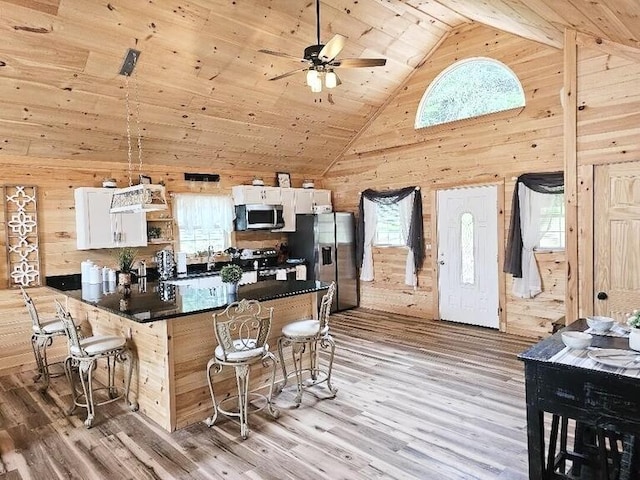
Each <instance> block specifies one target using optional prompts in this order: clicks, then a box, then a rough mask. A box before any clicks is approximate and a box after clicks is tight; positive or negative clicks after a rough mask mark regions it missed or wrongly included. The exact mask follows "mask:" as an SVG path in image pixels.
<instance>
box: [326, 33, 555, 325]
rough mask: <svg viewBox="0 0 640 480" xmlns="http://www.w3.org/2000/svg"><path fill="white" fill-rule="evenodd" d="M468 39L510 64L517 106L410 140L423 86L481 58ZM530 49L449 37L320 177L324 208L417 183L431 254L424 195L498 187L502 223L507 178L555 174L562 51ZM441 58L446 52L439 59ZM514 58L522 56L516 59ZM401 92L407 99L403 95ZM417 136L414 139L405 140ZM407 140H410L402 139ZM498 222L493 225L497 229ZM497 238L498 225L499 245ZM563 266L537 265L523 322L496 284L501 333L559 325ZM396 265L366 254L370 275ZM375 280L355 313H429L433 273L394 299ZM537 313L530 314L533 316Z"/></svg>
mask: <svg viewBox="0 0 640 480" xmlns="http://www.w3.org/2000/svg"><path fill="white" fill-rule="evenodd" d="M458 32H462V33H458ZM477 38H481V39H482V38H484V39H486V40H487V42H490V43H492V45H494V47H492V50H491V55H490V56H492V57H493V58H497V59H498V60H501V61H503V62H504V63H505V64H506V65H507V66H509V67H511V62H512V60H514V61H516V62H517V63H518V66H517V67H516V69H517V70H516V73H517V75H518V76H519V77H520V79H521V81H522V83H523V87H524V88H525V94H526V96H527V101H528V103H527V106H526V107H525V108H524V109H523V110H522V111H521V112H520V113H519V114H518V115H517V116H515V117H511V118H505V117H501V118H493V119H490V120H487V119H477V120H470V121H467V122H458V123H456V124H452V125H446V126H441V127H437V128H434V129H422V130H420V131H419V132H417V133H416V132H415V130H414V129H413V124H414V119H415V112H416V109H417V107H418V102H419V101H420V98H421V96H422V93H423V92H424V89H425V88H426V87H427V86H428V81H427V80H426V79H427V78H435V76H436V75H437V74H438V73H440V71H442V70H443V69H444V68H446V67H448V66H449V65H450V63H451V61H452V58H453V57H456V58H457V59H462V58H467V57H472V56H479V55H486V54H487V52H486V51H485V49H486V47H485V46H484V44H479V42H477V41H475V40H474V39H477ZM530 46H531V43H530V42H528V41H526V40H523V39H521V38H515V37H512V36H510V35H508V34H505V33H501V32H496V31H494V30H491V29H488V28H486V27H482V26H479V25H472V26H469V27H465V28H462V29H458V30H456V32H455V33H454V34H452V35H450V36H449V37H448V38H447V39H446V40H445V41H444V42H443V43H442V45H441V46H440V48H439V49H438V50H437V51H436V52H434V54H433V55H431V56H430V57H429V59H428V60H427V61H426V62H425V64H424V65H423V66H422V67H421V68H420V69H419V71H418V72H416V74H415V75H414V76H413V77H412V79H411V80H410V81H409V82H408V83H407V84H406V85H405V87H404V88H403V89H402V91H401V92H399V93H398V95H397V96H396V97H395V98H394V100H393V101H392V102H390V103H389V104H388V106H387V108H385V109H383V111H381V112H380V113H379V115H378V117H377V119H376V120H375V121H374V122H372V123H371V125H370V126H369V128H368V129H367V130H366V131H363V132H362V133H361V135H360V138H359V139H358V140H357V141H356V142H354V143H353V145H352V146H351V147H350V148H349V150H348V152H346V153H345V155H344V156H343V157H341V158H340V159H339V160H338V161H336V162H335V164H334V166H333V167H332V168H331V169H330V170H329V171H328V172H327V174H326V176H325V177H324V180H323V184H324V186H326V187H328V188H330V189H332V190H333V192H334V195H333V199H334V208H335V209H336V210H346V211H356V210H357V199H358V192H359V191H361V190H363V189H364V188H374V189H380V190H384V189H387V188H398V187H403V186H407V185H415V184H416V183H417V184H418V186H419V187H420V188H421V191H422V194H423V214H424V231H425V242H426V243H427V244H428V243H431V244H432V245H433V244H434V240H435V236H434V233H433V232H435V218H434V217H433V215H434V213H433V212H435V209H434V208H435V207H434V206H433V202H432V198H433V195H432V190H433V189H435V188H438V186H439V185H451V186H456V185H457V186H462V185H470V184H474V183H475V184H478V183H498V184H500V183H502V184H503V185H504V193H503V197H504V199H505V204H504V218H509V214H510V212H511V197H512V193H513V183H514V182H513V180H511V179H512V178H513V177H516V176H518V175H520V174H522V173H526V172H543V171H557V170H560V169H561V168H562V167H563V153H562V152H563V147H562V145H563V143H562V142H563V121H562V115H561V113H562V109H561V105H560V96H559V91H560V89H561V87H562V81H563V78H562V71H563V57H562V52H560V51H558V50H555V49H553V48H548V47H543V46H542V47H541V46H540V45H535V46H534V48H530ZM441 52H446V53H445V54H444V55H441ZM520 52H525V53H524V54H523V55H521V54H520ZM542 59H544V60H542ZM528 60H531V61H532V62H533V63H534V64H535V68H534V73H530V72H529V71H528V70H527V68H526V65H527V61H528ZM514 70H515V69H514ZM538 79H540V83H538ZM538 87H540V90H537V89H538ZM410 91H411V92H414V94H409V93H408V92H410ZM418 135H419V137H420V138H418V139H417V140H415V139H416V138H417V136H418ZM412 138H413V139H414V140H410V139H412ZM505 221H506V220H505ZM505 221H503V222H501V223H502V224H503V225H504V223H505ZM506 233H507V228H506V225H504V235H505V237H506ZM503 241H504V240H503ZM432 248H435V247H432ZM563 259H564V252H562V253H558V254H557V255H556V256H555V257H554V261H551V262H548V263H545V264H544V268H545V269H546V270H545V273H546V275H547V276H548V277H549V280H548V281H546V282H545V288H549V289H550V292H549V293H547V294H546V295H547V296H542V297H538V298H535V299H532V300H528V301H527V304H526V305H523V306H525V307H526V308H525V310H524V311H525V314H521V313H520V311H522V310H523V309H522V307H519V305H520V304H519V301H518V300H517V299H514V298H512V296H511V295H510V294H509V293H508V291H509V290H510V288H511V287H510V285H511V277H510V276H506V277H505V305H504V306H503V309H504V311H505V313H504V315H505V321H504V322H503V325H504V326H505V328H506V331H507V332H516V333H518V334H521V335H530V336H533V337H540V336H543V335H546V334H547V333H548V332H549V331H550V330H551V329H550V325H551V322H552V321H555V320H557V319H558V318H561V317H563V316H564V302H563V300H560V301H558V300H557V298H556V297H557V295H558V292H560V297H562V298H563V297H564V282H563V281H562V282H557V281H556V279H557V275H558V272H560V275H561V276H564V262H563ZM397 262H398V258H397V255H396V254H395V252H393V251H392V249H377V250H375V251H374V265H375V268H377V269H379V271H380V272H389V271H393V268H394V267H393V266H394V265H395V264H396V263H397ZM543 263H544V262H543ZM385 264H388V265H389V267H387V266H386V265H385ZM541 268H542V267H541ZM375 273H376V280H375V281H374V282H370V283H369V282H367V283H364V282H363V283H361V285H360V288H361V306H362V307H365V308H372V309H380V310H383V311H391V309H394V310H393V311H396V312H402V313H404V314H407V315H411V316H414V317H416V318H431V317H433V316H434V315H436V314H437V311H436V310H435V308H436V303H435V302H436V301H437V299H436V298H435V297H436V295H435V293H434V292H435V285H434V284H435V282H437V276H436V275H435V270H434V268H433V266H431V268H430V269H429V268H426V269H425V271H424V272H423V274H422V276H421V278H420V284H419V286H418V288H417V290H416V291H411V292H409V291H405V290H403V288H402V279H403V277H402V276H401V275H398V274H395V275H394V276H392V277H382V278H380V279H379V278H378V277H377V273H378V272H377V271H376V272H375ZM432 295H433V296H432ZM538 304H539V305H540V308H539V309H536V305H538ZM512 305H513V306H514V311H512ZM417 307H418V308H417ZM518 309H520V311H519V310H518Z"/></svg>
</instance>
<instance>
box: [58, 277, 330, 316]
mask: <svg viewBox="0 0 640 480" xmlns="http://www.w3.org/2000/svg"><path fill="white" fill-rule="evenodd" d="M75 280H76V279H75V278H73V276H69V278H65V279H59V281H51V282H50V281H47V285H48V286H49V287H50V288H53V289H56V290H59V291H62V292H64V294H65V295H68V296H69V297H71V298H75V299H77V300H80V301H82V302H84V303H87V304H89V305H95V306H97V307H99V308H102V309H104V310H106V311H108V312H111V313H115V314H117V315H120V316H123V317H125V318H129V319H130V320H133V321H136V322H140V323H146V322H153V321H157V320H167V319H170V318H175V317H181V316H184V315H192V314H195V313H201V312H207V311H213V310H219V309H222V308H225V307H226V306H227V305H228V304H229V303H231V302H234V301H237V300H242V299H248V300H251V299H253V300H258V301H261V302H264V301H267V300H274V299H277V298H284V297H290V296H294V295H300V294H303V293H311V292H318V291H322V290H326V289H327V288H328V287H329V284H328V283H325V282H316V281H310V280H306V281H299V280H286V281H278V280H264V281H261V282H257V283H253V284H250V285H241V286H239V287H238V293H237V295H235V296H227V293H226V287H225V286H222V287H218V288H211V289H210V288H191V287H188V286H175V285H170V284H167V283H165V282H163V281H161V280H157V281H147V279H146V278H142V279H139V280H138V282H134V283H133V284H132V285H131V289H130V293H129V294H128V295H125V294H124V293H121V292H118V288H117V287H116V285H115V284H113V283H111V284H109V283H100V284H95V285H91V284H86V283H82V284H80V283H79V282H77V281H75Z"/></svg>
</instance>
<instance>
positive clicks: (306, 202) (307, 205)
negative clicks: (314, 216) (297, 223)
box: [295, 188, 314, 214]
mask: <svg viewBox="0 0 640 480" xmlns="http://www.w3.org/2000/svg"><path fill="white" fill-rule="evenodd" d="M295 191H296V213H301V214H302V213H313V192H314V191H313V190H311V189H304V188H296V189H295Z"/></svg>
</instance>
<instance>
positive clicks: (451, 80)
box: [415, 58, 525, 128]
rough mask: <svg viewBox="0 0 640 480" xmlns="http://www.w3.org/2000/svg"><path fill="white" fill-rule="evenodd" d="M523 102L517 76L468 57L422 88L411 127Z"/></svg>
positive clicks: (494, 64) (486, 60)
mask: <svg viewBox="0 0 640 480" xmlns="http://www.w3.org/2000/svg"><path fill="white" fill-rule="evenodd" d="M524 105H525V97H524V91H523V89H522V85H520V81H519V80H518V77H516V75H515V74H514V73H513V72H512V71H511V69H509V68H508V67H507V66H506V65H504V64H502V63H501V62H498V61H497V60H493V59H490V58H470V59H466V60H461V61H459V62H456V63H454V64H453V65H451V66H450V67H449V68H447V69H446V70H444V71H443V72H442V73H440V75H438V77H436V79H435V80H434V81H433V82H432V83H431V85H429V87H428V88H427V90H426V91H425V93H424V95H423V97H422V100H421V101H420V105H419V107H418V112H417V114H416V121H415V128H422V127H428V126H431V125H439V124H442V123H447V122H453V121H455V120H462V119H465V118H472V117H477V116H480V115H486V114H488V113H494V112H501V111H503V110H509V109H511V108H517V107H523V106H524Z"/></svg>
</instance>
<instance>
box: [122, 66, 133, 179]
mask: <svg viewBox="0 0 640 480" xmlns="http://www.w3.org/2000/svg"><path fill="white" fill-rule="evenodd" d="M124 78H125V84H124V85H125V89H124V92H125V94H124V99H125V105H126V106H127V159H128V160H129V186H132V185H133V181H132V179H131V107H130V105H129V75H125V76H124Z"/></svg>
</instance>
